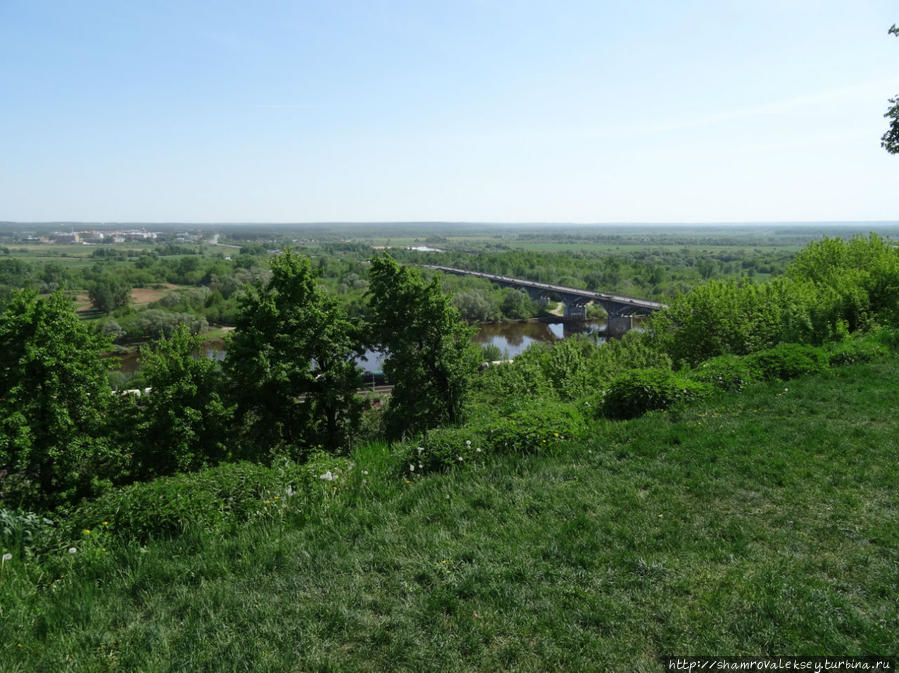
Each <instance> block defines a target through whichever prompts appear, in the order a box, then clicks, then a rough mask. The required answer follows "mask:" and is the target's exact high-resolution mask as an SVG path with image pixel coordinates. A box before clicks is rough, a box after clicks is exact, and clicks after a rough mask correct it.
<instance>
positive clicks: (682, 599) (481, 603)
mask: <svg viewBox="0 0 899 673" xmlns="http://www.w3.org/2000/svg"><path fill="white" fill-rule="evenodd" d="M897 380H899V362H896V361H895V360H889V361H882V362H877V363H874V364H870V365H862V366H854V367H847V368H843V369H838V370H834V371H833V372H831V373H828V374H826V375H824V376H820V377H814V378H808V379H803V380H798V381H791V382H790V383H788V384H779V385H770V386H761V387H754V388H752V389H750V390H748V391H746V392H744V393H743V394H741V395H726V396H722V397H720V398H716V399H714V400H712V401H709V402H706V403H704V404H703V405H701V406H693V407H690V408H689V409H687V410H685V411H681V412H678V413H672V414H664V413H661V414H652V415H650V416H647V417H644V418H641V419H637V420H634V421H629V422H623V423H603V424H600V425H599V426H598V427H597V429H596V433H595V436H594V438H593V439H592V440H591V441H589V442H586V443H584V444H582V445H580V446H577V447H573V448H571V449H570V450H567V451H566V452H565V453H564V454H559V455H554V456H531V457H524V458H523V457H505V458H496V459H494V460H493V462H491V463H489V464H488V465H486V466H482V467H473V468H463V469H459V470H456V471H454V472H452V473H449V474H445V475H434V476H428V477H423V478H416V479H413V480H411V482H410V483H405V480H403V479H398V478H397V477H396V476H395V475H396V471H395V470H396V466H395V461H394V460H393V459H392V458H391V457H389V455H387V454H386V453H385V452H384V450H383V449H377V448H376V447H369V448H368V449H366V450H363V451H360V454H359V455H358V456H357V462H358V474H359V477H360V479H361V478H362V472H361V470H363V469H364V470H367V471H368V475H367V476H365V483H361V482H360V483H359V485H358V488H356V489H351V490H349V491H348V492H347V493H346V494H345V495H344V496H342V498H343V499H338V500H336V501H335V502H334V503H333V504H332V506H331V507H329V508H326V509H323V510H322V511H320V512H315V513H311V514H310V519H309V521H308V522H307V524H306V525H305V526H303V527H300V528H295V527H287V526H277V525H271V526H266V527H259V526H256V527H251V528H246V529H243V530H242V531H241V532H240V533H239V534H238V535H236V536H234V537H231V538H228V539H224V540H223V539H214V538H211V537H209V536H205V535H204V534H203V533H197V534H195V535H187V536H185V537H183V538H180V539H178V540H174V541H169V542H160V543H156V544H153V545H150V546H149V547H148V548H147V549H146V551H141V550H140V549H138V548H136V547H135V548H127V549H116V548H111V549H110V553H108V554H105V555H104V554H95V555H93V556H88V555H86V554H85V555H77V556H72V557H71V558H66V559H64V560H63V562H64V563H67V564H68V565H67V566H66V567H64V568H63V567H60V568H58V569H56V570H54V571H53V575H54V576H50V575H49V573H50V571H49V570H44V571H41V572H43V575H42V576H40V577H38V576H37V571H35V570H32V571H31V572H29V571H28V569H22V568H16V567H12V566H9V565H8V567H7V568H6V571H7V572H6V574H5V575H4V576H3V577H2V578H0V582H2V584H0V594H5V595H4V597H3V599H2V608H3V612H2V619H0V668H2V669H3V670H18V671H42V670H45V671H59V670H72V671H94V670H124V671H168V670H208V671H249V670H253V671H287V670H289V671H294V670H295V671H417V672H421V671H497V670H521V671H549V670H552V671H555V670H568V671H592V670H596V671H608V670H612V671H615V670H621V671H656V670H661V665H660V664H659V662H658V660H657V658H658V657H659V656H660V655H663V654H718V655H737V654H747V655H762V654H772V655H774V654H789V655H792V654H834V655H837V654H881V655H892V656H896V655H897V654H899V647H897V634H899V605H897V593H896V588H897V586H899V521H897V516H899V511H897V494H896V485H897V484H899V462H897V457H899V451H897V437H899V433H897V418H896V410H897V409H899V386H897V384H896V383H895V382H896V381H897ZM787 388H788V390H787ZM56 575H65V576H64V577H62V578H61V579H60V578H59V577H58V576H56Z"/></svg>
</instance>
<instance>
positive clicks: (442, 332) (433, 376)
mask: <svg viewBox="0 0 899 673" xmlns="http://www.w3.org/2000/svg"><path fill="white" fill-rule="evenodd" d="M369 282H370V286H369V287H370V295H369V300H370V305H371V314H372V318H371V319H372V323H371V325H370V329H371V334H372V340H373V341H374V345H375V346H376V347H378V348H380V349H382V350H384V351H385V353H386V354H387V360H386V361H385V362H384V373H385V374H386V375H387V378H388V380H390V381H391V382H392V383H393V384H394V388H393V393H392V394H391V397H390V404H389V406H388V408H387V410H386V412H385V415H384V422H385V430H386V433H387V436H388V437H389V438H391V439H398V438H400V437H402V436H404V435H407V436H408V435H413V434H415V433H417V432H420V431H422V430H426V429H428V428H432V427H435V426H438V425H441V424H443V423H458V422H459V421H460V420H461V419H462V411H463V403H464V401H465V396H466V393H467V392H468V388H469V385H470V382H471V378H472V376H473V375H474V373H475V371H476V370H477V365H478V360H479V355H478V349H477V348H476V347H475V346H474V345H473V344H472V342H471V331H472V330H471V329H470V328H468V327H466V325H465V324H464V323H463V322H462V321H461V317H460V315H459V310H458V309H457V308H456V307H455V306H454V305H453V303H452V301H451V300H450V298H449V296H447V295H445V294H444V293H443V292H442V291H441V288H440V285H439V282H438V280H437V279H436V278H435V279H434V280H432V281H431V282H430V283H427V282H425V281H424V279H423V278H422V277H421V272H420V271H419V270H418V269H415V268H412V267H407V266H400V265H399V264H398V263H397V262H396V261H395V260H394V259H392V258H390V257H386V256H381V257H376V258H375V259H373V260H372V263H371V270H370V271H369Z"/></svg>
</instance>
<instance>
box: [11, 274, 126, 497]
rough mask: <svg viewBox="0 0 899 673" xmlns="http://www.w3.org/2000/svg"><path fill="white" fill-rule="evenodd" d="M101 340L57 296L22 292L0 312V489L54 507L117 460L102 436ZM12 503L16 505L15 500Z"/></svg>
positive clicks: (106, 396)
mask: <svg viewBox="0 0 899 673" xmlns="http://www.w3.org/2000/svg"><path fill="white" fill-rule="evenodd" d="M108 348H109V342H108V341H107V340H106V339H105V338H103V337H102V336H100V335H98V334H97V333H96V332H94V331H92V330H90V329H88V327H87V325H86V324H84V323H82V322H81V321H80V320H79V319H78V316H77V315H76V314H75V311H74V309H73V307H72V305H71V303H70V302H69V301H68V300H66V298H65V297H64V296H63V295H62V293H55V294H53V295H51V296H50V297H48V298H46V299H39V298H38V297H37V296H36V295H35V293H34V292H32V291H28V290H24V291H19V292H17V293H16V294H14V295H13V296H12V298H11V299H10V301H9V303H8V304H7V305H6V308H5V310H4V311H3V313H2V315H0V492H2V497H3V499H5V500H6V501H7V502H11V501H12V499H13V498H16V497H18V498H20V499H23V500H25V501H26V502H27V503H29V504H33V503H35V502H40V503H43V504H57V503H59V502H63V501H73V500H75V499H77V498H78V497H80V496H82V495H85V494H87V493H88V492H89V491H90V489H91V486H92V483H93V484H95V483H96V480H97V479H102V478H103V477H110V476H114V475H115V474H117V473H118V470H119V469H120V465H119V464H118V462H117V461H118V456H117V454H116V452H115V451H114V450H113V449H112V448H111V447H110V446H109V442H108V441H107V440H106V439H105V422H106V419H105V411H106V409H107V407H108V405H109V401H110V398H111V393H110V389H109V385H108V383H107V378H106V367H105V366H104V364H103V362H102V361H101V360H100V354H101V353H103V352H104V351H106V350H108ZM16 504H18V503H16Z"/></svg>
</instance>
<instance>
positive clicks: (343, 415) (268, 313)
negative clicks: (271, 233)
mask: <svg viewBox="0 0 899 673" xmlns="http://www.w3.org/2000/svg"><path fill="white" fill-rule="evenodd" d="M359 350H360V346H359V342H358V337H357V331H356V329H355V327H354V326H353V325H352V324H351V323H350V322H349V321H348V320H347V319H346V317H345V315H344V313H343V311H342V309H340V308H339V307H338V306H337V304H336V303H335V301H334V300H333V299H332V298H330V297H328V296H327V295H325V294H324V293H323V292H322V291H321V290H320V289H319V288H318V287H317V285H316V282H315V277H314V275H313V272H312V269H311V267H310V265H309V260H308V259H306V258H302V257H299V256H297V255H294V254H293V253H292V252H291V251H290V250H286V251H285V253H284V254H283V255H280V256H279V257H276V258H275V259H273V260H272V276H271V278H270V280H269V281H268V282H267V283H266V284H265V285H263V284H262V283H261V282H257V283H256V284H255V285H253V286H250V287H249V289H248V290H247V292H246V294H245V295H244V296H243V297H242V298H241V299H240V313H239V315H238V317H237V320H236V329H235V331H234V332H233V334H232V335H231V337H230V342H229V346H228V354H227V356H226V358H225V365H224V366H225V372H226V373H227V374H228V376H229V377H230V379H231V384H232V388H233V394H234V399H235V400H236V402H237V418H238V421H239V422H240V423H241V425H242V427H243V430H244V431H245V434H246V438H247V439H248V440H249V442H251V443H252V446H253V447H254V448H253V449H252V451H253V452H254V453H259V452H260V451H264V450H265V449H266V448H268V449H269V450H272V451H276V452H280V451H284V450H286V451H287V452H289V453H301V454H302V453H306V452H308V451H309V450H311V449H313V448H315V447H319V446H320V447H324V448H326V449H328V450H332V451H333V450H337V449H338V448H341V447H346V445H347V443H348V442H349V440H350V437H351V434H352V432H353V428H354V427H355V426H356V424H357V422H358V419H359V416H360V413H361V404H362V402H361V400H360V399H359V398H358V397H357V395H356V394H355V393H356V389H357V388H358V387H359V385H360V374H359V370H358V368H357V367H356V365H355V363H354V362H353V356H354V355H355V354H356V353H357V352H358V351H359Z"/></svg>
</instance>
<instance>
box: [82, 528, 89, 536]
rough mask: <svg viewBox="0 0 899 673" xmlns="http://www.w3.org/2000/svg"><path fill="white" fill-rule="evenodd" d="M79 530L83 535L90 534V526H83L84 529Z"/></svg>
mask: <svg viewBox="0 0 899 673" xmlns="http://www.w3.org/2000/svg"><path fill="white" fill-rule="evenodd" d="M81 532H82V533H84V534H85V535H90V534H91V530H90V528H85V529H84V530H83V531H81Z"/></svg>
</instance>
